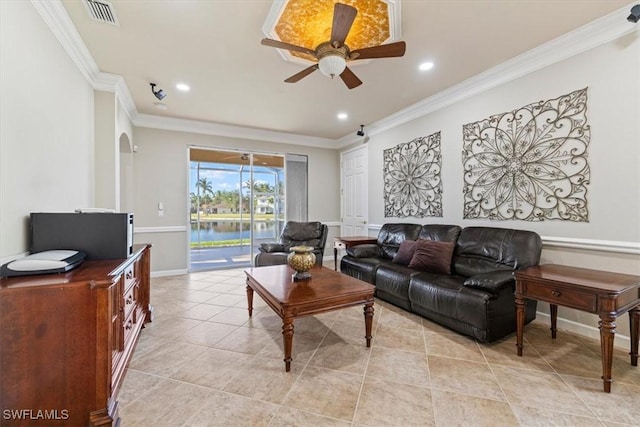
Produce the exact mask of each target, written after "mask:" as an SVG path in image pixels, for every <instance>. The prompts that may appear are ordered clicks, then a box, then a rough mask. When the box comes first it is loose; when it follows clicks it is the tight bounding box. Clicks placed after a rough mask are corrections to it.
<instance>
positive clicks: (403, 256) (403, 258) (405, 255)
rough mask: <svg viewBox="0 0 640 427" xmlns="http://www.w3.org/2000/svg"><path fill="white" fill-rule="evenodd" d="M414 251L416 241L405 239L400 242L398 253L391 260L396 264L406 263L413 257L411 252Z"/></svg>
mask: <svg viewBox="0 0 640 427" xmlns="http://www.w3.org/2000/svg"><path fill="white" fill-rule="evenodd" d="M415 251H416V241H415V240H405V241H403V242H402V243H400V247H399V248H398V253H396V256H394V257H393V259H392V260H391V261H392V262H395V263H396V264H402V265H408V264H409V263H410V262H411V259H413V254H414V252H415Z"/></svg>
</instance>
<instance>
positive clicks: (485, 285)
mask: <svg viewBox="0 0 640 427" xmlns="http://www.w3.org/2000/svg"><path fill="white" fill-rule="evenodd" d="M514 283H515V277H514V275H513V271H512V270H498V271H490V272H488V273H481V274H476V275H474V276H471V277H468V278H467V280H465V281H464V285H465V286H468V287H470V288H479V289H484V290H485V291H489V292H492V293H497V292H498V291H499V290H500V289H502V288H504V287H507V286H512V285H513V284H514Z"/></svg>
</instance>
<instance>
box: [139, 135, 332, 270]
mask: <svg viewBox="0 0 640 427" xmlns="http://www.w3.org/2000/svg"><path fill="white" fill-rule="evenodd" d="M134 140H135V144H136V145H137V146H138V151H137V152H136V153H135V154H134V165H135V167H134V181H135V188H134V192H135V194H136V197H135V218H134V222H135V229H136V230H138V232H136V236H135V241H136V242H149V243H152V244H153V245H154V246H153V256H152V257H151V269H152V271H154V272H156V273H159V274H162V272H165V273H167V272H179V271H185V270H186V269H187V250H188V246H187V242H188V240H187V238H188V236H187V229H188V225H189V223H188V202H189V199H188V147H189V146H200V147H212V148H232V149H235V148H238V149H247V150H252V151H258V152H267V153H280V154H284V153H293V154H304V155H307V156H309V163H308V170H309V220H316V221H322V222H337V221H339V220H340V198H339V188H340V186H339V181H340V165H339V154H338V152H337V151H336V150H330V149H321V148H312V147H305V146H298V145H290V144H275V143H270V142H269V143H267V142H260V141H252V140H245V139H234V138H228V137H220V136H211V135H201V134H195V133H185V132H175V131H166V130H159V129H149V128H141V127H135V128H134ZM158 202H162V203H163V205H164V216H162V217H160V216H158V210H157V207H158ZM150 228H151V229H150ZM154 228H155V229H154ZM145 229H146V230H145ZM140 231H142V232H140ZM149 231H151V232H149Z"/></svg>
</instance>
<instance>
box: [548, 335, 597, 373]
mask: <svg viewBox="0 0 640 427" xmlns="http://www.w3.org/2000/svg"><path fill="white" fill-rule="evenodd" d="M536 350H537V351H538V353H539V354H540V356H542V357H543V358H544V359H545V360H546V361H547V363H548V364H549V365H551V367H552V368H553V369H555V371H556V372H558V373H559V374H566V375H575V376H579V377H588V378H600V377H601V376H602V359H601V358H600V355H596V354H593V353H592V352H591V351H589V350H588V349H587V348H585V347H584V346H583V345H581V344H578V343H565V344H564V345H560V346H556V347H543V346H537V347H536Z"/></svg>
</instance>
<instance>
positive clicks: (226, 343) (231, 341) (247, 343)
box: [214, 325, 295, 355]
mask: <svg viewBox="0 0 640 427" xmlns="http://www.w3.org/2000/svg"><path fill="white" fill-rule="evenodd" d="M224 326H226V325H224ZM275 340H282V338H281V334H279V333H277V332H274V331H268V330H265V329H259V328H250V327H244V326H239V327H237V328H236V329H235V330H234V331H233V333H232V334H229V335H228V336H227V337H226V338H224V339H222V340H220V341H218V342H217V343H215V345H214V347H215V348H219V349H222V350H231V351H236V352H238V353H247V354H253V355H255V354H258V353H260V351H261V350H262V349H264V348H265V347H266V346H267V344H269V343H270V342H273V341H275ZM294 340H295V338H294Z"/></svg>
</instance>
